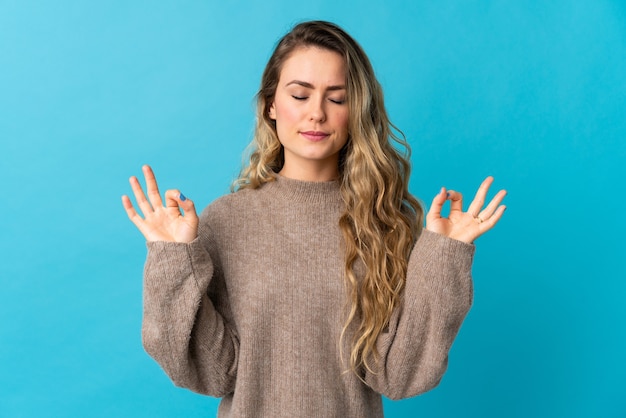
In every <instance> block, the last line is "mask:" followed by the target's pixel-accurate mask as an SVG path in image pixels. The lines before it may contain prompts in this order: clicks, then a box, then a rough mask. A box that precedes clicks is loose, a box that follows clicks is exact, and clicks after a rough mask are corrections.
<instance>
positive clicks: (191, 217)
mask: <svg viewBox="0 0 626 418" xmlns="http://www.w3.org/2000/svg"><path fill="white" fill-rule="evenodd" d="M142 170H143V175H144V177H145V179H146V187H147V189H148V198H149V200H148V199H146V195H145V194H144V192H143V190H142V189H141V185H140V184H139V180H138V179H137V177H135V176H133V177H131V178H130V180H129V181H130V187H131V188H132V189H133V193H134V195H135V200H136V201H137V205H138V206H139V208H140V209H141V212H142V213H143V218H142V217H141V215H139V214H138V213H137V211H136V210H135V208H134V207H133V204H132V202H131V200H130V198H129V197H128V196H126V195H124V196H122V204H123V205H124V209H126V214H127V215H128V218H129V219H130V220H131V221H132V223H134V224H135V226H136V227H137V228H138V229H139V231H141V233H142V234H143V236H144V237H145V238H146V240H148V241H170V242H184V243H189V242H191V241H193V240H194V239H196V237H197V236H198V215H197V214H196V209H195V207H194V204H193V202H192V201H191V200H189V199H187V198H185V196H183V195H182V194H181V193H180V192H179V191H178V190H168V191H167V192H165V206H163V201H162V200H161V195H160V193H159V188H158V186H157V182H156V178H155V177H154V173H153V172H152V169H151V168H150V166H147V165H144V166H143V167H142ZM181 209H182V212H181Z"/></svg>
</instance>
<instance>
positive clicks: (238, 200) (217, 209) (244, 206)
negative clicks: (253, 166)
mask: <svg viewBox="0 0 626 418" xmlns="http://www.w3.org/2000/svg"><path fill="white" fill-rule="evenodd" d="M267 186H268V185H262V186H261V187H259V188H257V189H243V190H238V191H235V192H232V193H229V194H226V195H223V196H221V197H219V198H217V199H215V200H214V201H213V202H212V203H210V204H209V205H208V206H207V207H206V208H205V209H204V210H203V211H202V213H201V214H200V222H201V223H206V224H209V225H211V224H215V223H223V222H224V221H227V220H229V219H236V218H241V217H242V216H244V215H246V214H248V215H249V214H250V213H251V212H254V208H255V207H257V206H261V207H262V206H263V203H262V202H263V199H264V197H263V196H264V195H265V194H266V193H265V192H266V190H265V189H266V188H267Z"/></svg>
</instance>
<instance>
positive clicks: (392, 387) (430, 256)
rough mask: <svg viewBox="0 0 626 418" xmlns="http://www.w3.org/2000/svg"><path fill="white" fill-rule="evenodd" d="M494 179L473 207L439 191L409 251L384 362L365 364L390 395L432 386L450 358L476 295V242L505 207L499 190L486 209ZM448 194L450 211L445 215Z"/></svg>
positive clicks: (382, 348)
mask: <svg viewBox="0 0 626 418" xmlns="http://www.w3.org/2000/svg"><path fill="white" fill-rule="evenodd" d="M492 182H493V178H492V177H488V178H487V179H486V180H485V181H484V182H483V183H482V184H481V186H480V188H479V189H478V192H477V193H476V196H475V198H474V200H473V201H472V203H471V204H470V206H469V208H468V211H467V212H463V200H462V195H461V194H460V193H458V192H454V191H450V192H446V190H445V189H444V188H442V189H441V191H440V192H439V193H438V194H437V196H435V198H434V199H433V204H432V206H431V209H430V211H429V212H428V215H427V217H426V230H425V231H424V232H423V233H422V235H421V236H420V238H419V240H418V241H417V243H416V245H415V247H414V248H413V251H412V253H411V256H410V259H409V263H408V270H407V278H406V284H405V289H404V296H403V300H402V301H401V302H400V304H399V305H398V306H397V307H396V309H395V311H394V313H393V315H392V317H391V318H390V322H389V329H388V332H385V333H383V334H381V335H380V336H379V339H378V343H377V349H378V353H379V355H380V362H379V363H375V362H372V363H373V364H376V368H375V370H374V371H366V373H365V381H366V382H367V383H368V384H369V385H370V386H371V387H372V388H373V389H374V390H376V391H378V392H380V393H382V394H384V395H386V396H388V397H389V398H391V399H400V398H405V397H410V396H415V395H418V394H420V393H423V392H425V391H427V390H429V389H432V388H433V387H435V386H436V385H437V384H438V383H439V381H440V380H441V378H442V376H443V374H444V372H445V371H446V368H447V364H448V353H449V351H450V348H451V346H452V343H453V341H454V338H455V337H456V335H457V333H458V331H459V328H460V327H461V324H462V322H463V320H464V318H465V316H466V315H467V312H468V311H469V309H470V306H471V303H472V297H473V287H472V279H471V266H472V260H473V255H474V249H475V247H474V245H473V244H472V243H473V241H474V240H475V239H476V238H478V237H479V236H481V235H482V234H484V233H485V232H487V231H488V230H490V229H491V228H493V226H495V224H496V223H497V222H498V220H499V219H500V218H501V216H502V214H503V213H504V210H505V206H502V205H500V204H501V202H502V200H503V199H504V197H505V195H506V191H504V190H501V191H500V192H498V193H497V194H496V196H495V197H494V198H493V199H492V200H491V202H489V204H488V205H487V206H486V207H485V208H484V209H483V210H481V209H482V207H483V205H484V203H485V197H486V195H487V192H488V190H489V187H490V186H491V183H492ZM447 200H450V201H451V207H450V215H449V217H448V218H443V217H442V216H441V211H442V208H443V205H444V204H445V202H446V201H447Z"/></svg>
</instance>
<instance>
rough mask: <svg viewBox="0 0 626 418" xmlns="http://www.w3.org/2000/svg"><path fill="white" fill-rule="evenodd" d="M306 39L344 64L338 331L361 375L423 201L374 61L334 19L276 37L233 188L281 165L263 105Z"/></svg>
mask: <svg viewBox="0 0 626 418" xmlns="http://www.w3.org/2000/svg"><path fill="white" fill-rule="evenodd" d="M308 46H315V47H319V48H322V49H327V50H330V51H335V52H337V53H339V54H340V55H341V56H342V57H343V58H344V60H345V64H346V73H347V74H346V98H347V103H348V107H349V127H348V130H349V138H348V142H347V143H346V145H345V146H344V148H343V149H342V150H341V152H340V158H339V177H340V178H339V181H340V182H341V187H340V189H341V194H342V197H343V200H344V202H345V211H344V213H343V214H342V216H341V217H340V219H339V227H340V229H341V231H342V234H343V237H344V240H345V263H344V268H345V276H346V284H347V289H348V299H349V301H350V306H349V313H348V317H347V320H346V323H345V326H344V329H343V332H342V339H343V338H344V337H345V336H346V335H347V333H346V331H347V330H348V327H350V332H349V333H350V334H353V335H352V336H351V337H352V338H351V350H350V357H349V365H350V369H351V370H353V371H354V372H355V373H357V375H360V373H359V369H360V368H361V367H365V368H367V369H368V370H370V371H372V370H373V369H372V367H371V366H372V364H371V360H372V359H373V360H374V361H378V360H379V355H378V352H377V350H376V340H377V339H378V336H379V335H380V334H381V333H382V332H384V330H385V328H386V327H387V326H388V324H389V319H390V317H391V314H392V312H393V310H394V308H395V307H396V306H397V305H398V304H399V302H400V298H401V296H402V293H403V289H404V284H405V278H406V271H407V264H408V258H409V255H410V252H411V249H412V248H413V244H414V243H415V241H416V239H417V237H418V235H419V233H420V232H421V228H422V221H423V209H422V207H421V205H420V204H419V202H418V201H417V200H416V199H415V198H414V197H413V196H412V195H411V194H410V193H409V191H408V181H409V175H410V163H409V158H410V148H409V145H408V143H407V142H406V140H405V138H404V135H403V134H402V132H401V131H400V130H398V129H397V128H396V127H395V126H394V125H393V124H392V123H391V122H390V121H389V118H388V116H387V112H386V110H385V105H384V98H383V92H382V88H381V86H380V84H379V82H378V81H377V79H376V76H375V74H374V70H373V68H372V65H371V63H370V61H369V59H368V58H367V55H366V54H365V52H364V51H363V49H362V48H361V46H360V45H359V44H358V43H357V42H356V41H355V40H354V39H353V38H352V37H350V36H349V35H348V34H347V33H346V32H345V31H344V30H343V29H341V28H340V27H338V26H337V25H335V24H333V23H329V22H324V21H310V22H303V23H300V24H298V25H296V26H295V27H294V28H293V29H292V30H291V31H290V32H289V33H288V34H286V35H285V36H284V37H283V38H282V39H281V40H280V41H279V42H278V44H277V46H276V48H275V50H274V52H273V54H272V56H271V57H270V59H269V61H268V63H267V65H266V67H265V70H264V72H263V76H262V78H261V86H260V89H259V92H258V93H257V96H256V97H257V121H256V128H255V135H254V139H253V141H252V143H251V153H250V157H249V162H248V164H247V165H246V166H245V167H244V168H243V169H242V171H241V173H240V176H239V178H238V179H237V180H236V181H235V182H234V184H233V190H236V189H245V188H257V187H259V186H260V185H262V184H264V183H267V182H270V181H274V180H275V173H277V172H279V171H280V170H281V168H282V166H283V164H284V152H283V147H282V145H281V143H280V142H279V140H278V136H277V133H276V125H275V121H273V120H272V119H270V117H269V108H270V106H271V104H272V103H273V101H274V95H275V92H276V88H277V85H278V80H279V78H280V71H281V69H282V66H283V64H284V63H285V61H286V60H287V59H288V58H289V57H290V55H291V54H292V53H293V52H294V51H295V50H296V49H298V48H301V47H308ZM394 132H395V133H394ZM398 148H399V149H402V150H403V151H402V152H401V151H399V149H398ZM357 263H362V265H363V267H364V268H365V269H364V270H365V271H364V274H363V277H357V274H356V273H355V265H356V264H357ZM352 330H354V333H353V332H352Z"/></svg>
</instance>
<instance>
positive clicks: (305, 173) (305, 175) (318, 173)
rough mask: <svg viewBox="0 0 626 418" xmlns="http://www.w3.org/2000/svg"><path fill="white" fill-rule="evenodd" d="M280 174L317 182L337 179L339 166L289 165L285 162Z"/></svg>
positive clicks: (290, 177) (294, 178)
mask: <svg viewBox="0 0 626 418" xmlns="http://www.w3.org/2000/svg"><path fill="white" fill-rule="evenodd" d="M278 174H280V175H281V176H283V177H287V178H289V179H293V180H302V181H317V182H321V181H332V180H337V178H338V177H339V168H338V167H337V165H333V166H325V167H319V166H317V167H313V166H303V165H298V166H293V165H288V164H286V162H285V165H284V166H283V168H282V170H280V172H279V173H278Z"/></svg>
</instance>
